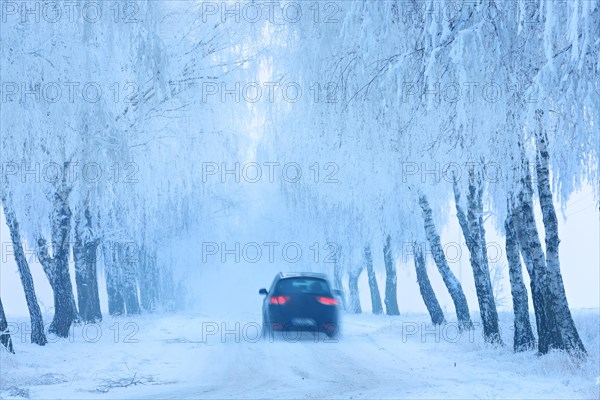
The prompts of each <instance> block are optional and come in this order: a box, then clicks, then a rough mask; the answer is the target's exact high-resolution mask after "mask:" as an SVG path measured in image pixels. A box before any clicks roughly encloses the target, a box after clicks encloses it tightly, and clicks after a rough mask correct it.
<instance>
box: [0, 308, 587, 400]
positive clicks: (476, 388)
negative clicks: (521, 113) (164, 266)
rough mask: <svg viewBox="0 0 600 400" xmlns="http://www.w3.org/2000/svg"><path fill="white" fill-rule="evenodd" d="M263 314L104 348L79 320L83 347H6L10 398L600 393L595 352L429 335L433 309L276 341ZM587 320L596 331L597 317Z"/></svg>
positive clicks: (152, 325) (134, 335)
mask: <svg viewBox="0 0 600 400" xmlns="http://www.w3.org/2000/svg"><path fill="white" fill-rule="evenodd" d="M596 315H597V313H596ZM258 317H259V316H258V315H254V314H245V315H240V316H228V317H226V318H211V317H208V316H201V315H175V316H163V317H156V316H154V317H147V318H146V317H144V318H139V319H134V320H126V319H115V320H110V321H105V322H103V323H102V325H101V326H100V328H101V333H102V337H101V338H100V339H99V341H98V342H97V343H92V340H91V339H95V336H94V335H95V334H94V332H95V330H94V331H92V330H91V329H88V330H87V332H86V333H85V334H84V333H83V329H82V328H81V327H78V328H76V329H75V330H74V334H73V343H70V342H69V341H62V342H60V343H55V344H50V345H48V347H47V348H45V349H44V348H38V347H36V346H33V345H30V344H26V343H17V344H16V347H17V351H18V353H17V355H15V356H12V355H8V354H7V353H6V352H3V353H1V356H2V364H1V365H2V382H1V386H2V387H1V389H2V392H1V397H3V398H4V397H18V396H19V394H21V395H23V394H28V395H29V396H30V397H32V398H36V397H38V398H39V397H42V398H55V397H56V398H66V397H71V398H81V397H94V398H124V397H127V398H279V399H296V398H369V399H375V398H377V399H381V398H598V390H599V386H598V384H597V383H596V378H597V376H598V367H597V366H594V359H596V360H597V358H594V357H597V350H596V349H590V350H591V351H592V352H593V357H592V359H591V360H588V362H587V363H586V364H585V365H584V366H580V367H577V366H574V365H572V364H571V363H570V362H569V361H568V358H567V357H566V356H564V355H562V354H550V355H548V356H546V357H536V356H535V355H534V354H532V353H526V354H516V355H515V354H513V353H512V352H511V351H510V348H500V349H493V348H488V347H486V346H484V345H483V344H482V342H481V338H480V337H479V335H480V334H479V331H476V332H475V333H474V334H463V335H461V336H460V337H459V336H458V335H457V331H456V330H455V329H454V326H453V325H452V324H450V325H448V326H447V327H446V328H444V329H441V330H437V331H434V330H432V328H431V326H427V327H426V328H427V329H428V330H427V331H422V328H423V325H422V323H424V322H427V318H426V317H425V316H423V315H417V316H409V315H403V316H401V317H394V318H391V317H386V316H373V315H362V316H345V317H344V320H343V323H344V329H343V334H342V335H341V337H340V338H339V340H338V341H330V340H327V339H326V338H318V339H317V340H315V338H314V337H313V336H312V335H311V334H304V335H303V336H302V337H301V338H299V339H298V340H296V339H295V338H290V340H281V339H280V340H276V341H274V342H271V341H270V340H263V339H261V338H259V336H258V332H257V328H258V322H259V318H258ZM594 318H596V319H595V320H594ZM579 321H585V322H586V324H585V325H586V326H581V331H582V332H584V337H587V336H585V334H586V332H587V333H590V335H592V334H593V332H592V329H593V328H592V327H591V326H590V327H588V326H587V324H588V323H589V324H593V323H594V322H595V323H597V317H590V316H589V315H588V316H585V318H584V317H581V318H580V319H579ZM506 322H507V323H508V322H509V318H507V319H506ZM588 328H589V330H588ZM138 329H139V330H138ZM225 330H227V331H225ZM223 335H224V336H223ZM15 336H16V337H18V335H15ZM504 336H505V337H506V340H507V341H508V343H510V332H505V335H504ZM595 340H596V342H595V343H588V345H597V337H596V339H595ZM136 341H137V342H136ZM115 342H116V343H115ZM119 386H124V387H119Z"/></svg>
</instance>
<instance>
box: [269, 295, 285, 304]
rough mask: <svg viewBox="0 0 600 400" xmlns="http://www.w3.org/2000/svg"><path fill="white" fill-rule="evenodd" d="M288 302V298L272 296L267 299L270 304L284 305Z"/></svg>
mask: <svg viewBox="0 0 600 400" xmlns="http://www.w3.org/2000/svg"><path fill="white" fill-rule="evenodd" d="M288 301H290V296H273V297H271V298H270V299H269V303H271V304H280V305H281V304H285V303H287V302H288Z"/></svg>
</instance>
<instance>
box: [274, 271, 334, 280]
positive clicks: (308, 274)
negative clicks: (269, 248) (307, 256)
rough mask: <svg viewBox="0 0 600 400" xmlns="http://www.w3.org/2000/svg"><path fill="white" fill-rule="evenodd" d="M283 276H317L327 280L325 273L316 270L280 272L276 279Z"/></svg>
mask: <svg viewBox="0 0 600 400" xmlns="http://www.w3.org/2000/svg"><path fill="white" fill-rule="evenodd" d="M285 278H319V279H325V280H327V275H325V274H321V273H318V272H280V273H279V274H278V275H277V279H285Z"/></svg>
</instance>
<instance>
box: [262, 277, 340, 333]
mask: <svg viewBox="0 0 600 400" xmlns="http://www.w3.org/2000/svg"><path fill="white" fill-rule="evenodd" d="M258 293H259V294H262V295H265V299H264V301H263V307H262V316H263V325H262V330H263V336H265V337H266V336H267V335H270V334H271V333H272V332H273V331H287V332H290V331H294V332H296V331H312V332H316V333H319V332H323V333H325V334H326V335H327V336H329V337H333V336H335V335H336V334H337V332H338V330H339V326H338V300H337V298H336V296H334V291H332V290H331V288H330V286H329V283H328V282H327V277H326V276H325V275H324V274H316V273H308V272H294V273H283V272H280V273H279V274H278V275H277V276H276V277H275V279H274V280H273V283H272V284H271V288H270V289H269V290H268V291H267V290H266V289H260V290H259V292H258Z"/></svg>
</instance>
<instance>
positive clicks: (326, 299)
mask: <svg viewBox="0 0 600 400" xmlns="http://www.w3.org/2000/svg"><path fill="white" fill-rule="evenodd" d="M317 301H318V302H319V303H321V304H325V305H326V306H335V305H337V303H338V301H337V300H336V299H332V298H331V297H323V296H317Z"/></svg>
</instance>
